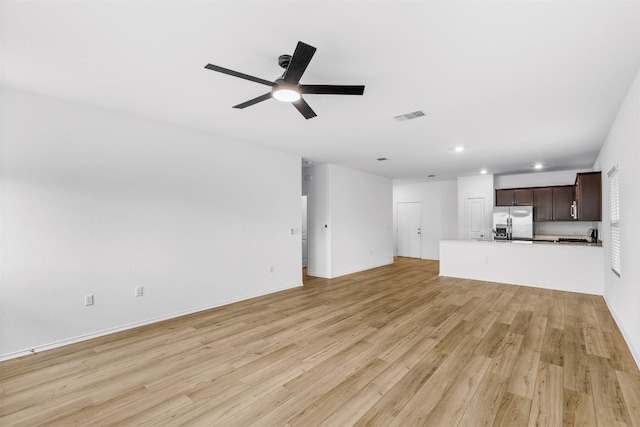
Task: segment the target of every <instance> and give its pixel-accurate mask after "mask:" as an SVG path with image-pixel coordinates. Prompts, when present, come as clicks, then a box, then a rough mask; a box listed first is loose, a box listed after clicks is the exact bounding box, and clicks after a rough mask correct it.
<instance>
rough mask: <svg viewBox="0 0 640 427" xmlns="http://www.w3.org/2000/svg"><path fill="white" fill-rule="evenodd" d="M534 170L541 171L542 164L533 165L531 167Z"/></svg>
mask: <svg viewBox="0 0 640 427" xmlns="http://www.w3.org/2000/svg"><path fill="white" fill-rule="evenodd" d="M533 168H534V169H542V163H536V164H535V165H533Z"/></svg>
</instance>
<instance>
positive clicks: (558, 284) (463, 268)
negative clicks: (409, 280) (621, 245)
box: [440, 240, 604, 295]
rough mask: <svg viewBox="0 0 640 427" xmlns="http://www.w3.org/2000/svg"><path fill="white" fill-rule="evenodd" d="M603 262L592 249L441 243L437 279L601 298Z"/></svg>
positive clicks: (599, 252)
mask: <svg viewBox="0 0 640 427" xmlns="http://www.w3.org/2000/svg"><path fill="white" fill-rule="evenodd" d="M603 256H604V255H603V249H602V246H594V245H570V244H568V245H564V244H553V243H551V244H549V243H531V242H523V243H518V242H510V241H506V242H500V241H497V242H492V241H479V240H441V241H440V275H441V276H449V277H460V278H464V279H474V280H484V281H489V282H499V283H508V284H513V285H522V286H534V287H538V288H545V289H555V290H560V291H570V292H582V293H587V294H594V295H603V293H604V269H603V264H604V262H603Z"/></svg>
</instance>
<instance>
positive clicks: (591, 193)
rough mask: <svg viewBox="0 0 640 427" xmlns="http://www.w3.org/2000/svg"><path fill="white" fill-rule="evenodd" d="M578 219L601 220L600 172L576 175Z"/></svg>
mask: <svg viewBox="0 0 640 427" xmlns="http://www.w3.org/2000/svg"><path fill="white" fill-rule="evenodd" d="M576 204H577V210H578V221H602V178H601V173H600V172H585V173H579V174H577V175H576Z"/></svg>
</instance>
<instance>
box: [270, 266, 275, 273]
mask: <svg viewBox="0 0 640 427" xmlns="http://www.w3.org/2000/svg"><path fill="white" fill-rule="evenodd" d="M273 270H274V267H273V265H272V266H271V267H269V273H273Z"/></svg>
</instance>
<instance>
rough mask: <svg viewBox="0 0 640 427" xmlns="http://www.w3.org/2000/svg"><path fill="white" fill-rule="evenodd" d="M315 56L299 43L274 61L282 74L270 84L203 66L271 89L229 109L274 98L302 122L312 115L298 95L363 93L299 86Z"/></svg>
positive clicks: (311, 49) (356, 89)
mask: <svg viewBox="0 0 640 427" xmlns="http://www.w3.org/2000/svg"><path fill="white" fill-rule="evenodd" d="M315 52H316V48H315V47H313V46H309V45H308V44H306V43H303V42H300V41H299V42H298V45H297V46H296V50H295V51H294V52H293V56H292V55H280V56H279V57H278V64H279V65H280V66H281V67H282V68H284V73H283V74H282V76H280V77H279V78H277V79H275V80H274V81H272V82H270V81H269V80H264V79H261V78H259V77H254V76H250V75H248V74H244V73H239V72H237V71H233V70H229V69H227V68H223V67H219V66H217V65H213V64H207V65H205V68H208V69H209V70H213V71H217V72H219V73H224V74H228V75H230V76H234V77H240V78H241V79H245V80H250V81H252V82H256V83H261V84H263V85H266V86H271V92H268V93H265V94H264V95H260V96H259V97H257V98H253V99H250V100H249V101H246V102H243V103H242V104H238V105H234V106H233V108H247V107H250V106H252V105H254V104H257V103H258V102H262V101H266V100H267V99H269V98H275V99H277V100H279V101H283V102H290V103H292V104H293V106H294V107H296V109H297V110H298V111H300V113H301V114H302V115H303V116H304V117H305V119H310V118H313V117H315V116H316V113H315V112H314V111H313V110H312V109H311V107H310V106H309V104H307V102H306V101H305V100H304V99H303V98H302V94H317V95H362V94H363V93H364V86H339V85H304V84H300V83H299V82H300V78H301V77H302V74H303V73H304V71H305V70H306V69H307V66H308V65H309V62H310V61H311V58H312V57H313V54H314V53H315Z"/></svg>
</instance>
